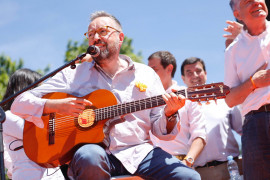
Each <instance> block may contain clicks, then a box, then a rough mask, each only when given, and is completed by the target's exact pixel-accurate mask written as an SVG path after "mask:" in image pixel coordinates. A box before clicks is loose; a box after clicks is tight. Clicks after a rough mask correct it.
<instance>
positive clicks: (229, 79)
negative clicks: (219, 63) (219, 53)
mask: <svg viewBox="0 0 270 180" xmlns="http://www.w3.org/2000/svg"><path fill="white" fill-rule="evenodd" d="M234 54H235V52H234V49H233V47H230V48H227V49H226V51H225V63H224V68H225V69H224V72H225V75H224V84H225V85H227V86H229V87H230V88H233V87H235V86H238V85H239V84H240V79H239V77H238V75H237V69H236V64H235V61H236V59H235V56H234Z"/></svg>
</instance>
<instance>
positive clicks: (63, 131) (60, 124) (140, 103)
mask: <svg viewBox="0 0 270 180" xmlns="http://www.w3.org/2000/svg"><path fill="white" fill-rule="evenodd" d="M177 94H181V95H184V96H185V92H183V91H178V93H177ZM153 100H154V101H153ZM164 104H165V101H164V100H163V98H162V96H161V95H160V96H155V97H150V98H146V99H143V100H136V101H134V102H128V103H124V104H118V105H113V106H109V107H103V108H100V109H94V110H93V114H94V116H95V120H97V121H98V120H104V119H109V118H113V117H115V116H118V115H124V114H128V113H131V112H135V111H139V110H144V109H148V108H152V107H156V106H160V105H164ZM86 116H87V118H89V117H90V116H92V114H90V115H88V114H87V115H86ZM77 119H78V118H77V117H73V116H63V117H60V118H55V119H54V130H55V134H56V135H57V136H64V135H68V134H70V132H72V131H74V130H76V133H80V132H82V131H81V130H79V129H77V128H74V126H75V124H74V123H75V122H74V121H76V120H77Z"/></svg>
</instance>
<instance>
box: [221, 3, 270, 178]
mask: <svg viewBox="0 0 270 180" xmlns="http://www.w3.org/2000/svg"><path fill="white" fill-rule="evenodd" d="M230 4H231V7H232V10H233V14H234V16H235V18H237V19H239V20H241V21H242V22H243V24H244V27H243V31H241V33H240V34H239V35H238V36H237V38H236V39H235V40H234V41H233V42H232V44H231V45H230V46H229V47H228V48H227V49H226V51H225V80H224V82H225V84H226V85H228V86H229V87H230V88H231V91H230V93H229V94H228V95H227V97H226V103H227V104H228V106H230V107H233V106H236V105H239V104H240V105H241V113H242V115H243V116H244V117H245V119H244V124H243V135H242V149H243V151H242V153H243V170H244V179H247V180H249V179H250V180H253V179H270V137H269V133H270V129H269V126H270V66H269V64H270V53H269V52H270V51H269V49H270V23H269V22H268V21H267V20H266V17H267V15H268V9H267V6H266V4H265V1H264V0H249V1H244V0H231V1H230Z"/></svg>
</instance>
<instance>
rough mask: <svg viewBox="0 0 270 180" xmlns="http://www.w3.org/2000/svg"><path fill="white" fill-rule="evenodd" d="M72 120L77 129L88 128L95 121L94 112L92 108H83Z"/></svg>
mask: <svg viewBox="0 0 270 180" xmlns="http://www.w3.org/2000/svg"><path fill="white" fill-rule="evenodd" d="M74 121H75V124H76V125H77V127H78V128H79V129H81V130H88V129H89V128H91V127H92V126H93V125H94V123H95V112H94V110H93V109H85V110H84V111H83V113H82V114H80V115H79V117H78V118H75V119H74Z"/></svg>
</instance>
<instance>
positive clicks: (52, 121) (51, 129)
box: [49, 113, 55, 144]
mask: <svg viewBox="0 0 270 180" xmlns="http://www.w3.org/2000/svg"><path fill="white" fill-rule="evenodd" d="M54 140H55V113H50V119H49V144H54V143H55V141H54Z"/></svg>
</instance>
